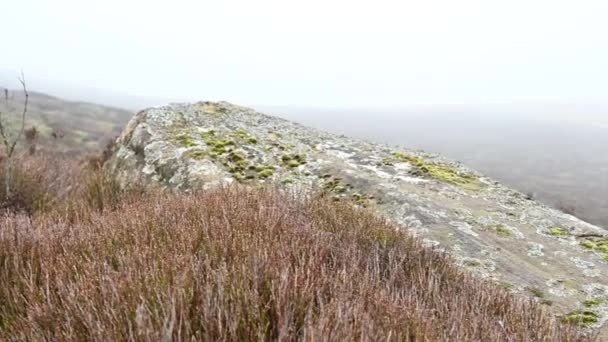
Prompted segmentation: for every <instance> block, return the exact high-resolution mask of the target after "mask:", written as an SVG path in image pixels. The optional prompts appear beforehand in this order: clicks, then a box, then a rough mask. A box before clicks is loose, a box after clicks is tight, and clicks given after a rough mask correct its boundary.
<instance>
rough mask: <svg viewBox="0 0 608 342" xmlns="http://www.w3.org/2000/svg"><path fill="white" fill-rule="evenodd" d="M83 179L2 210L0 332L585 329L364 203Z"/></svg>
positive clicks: (490, 335) (380, 334) (222, 336)
mask: <svg viewBox="0 0 608 342" xmlns="http://www.w3.org/2000/svg"><path fill="white" fill-rule="evenodd" d="M29 170H30V169H29V168H28V172H29ZM49 172H50V171H49ZM78 177H81V178H77V179H76V180H75V181H73V183H74V184H80V186H74V187H73V188H72V189H71V190H70V194H71V195H70V196H67V197H66V196H65V195H63V196H62V195H61V194H60V193H59V192H57V191H55V190H53V189H54V188H53V187H47V186H42V187H41V188H42V189H48V190H45V191H46V192H47V193H48V194H53V196H52V198H53V199H54V202H53V205H52V206H51V207H50V208H49V207H48V206H47V207H46V209H45V210H38V211H36V210H33V211H31V212H30V214H31V215H30V216H26V215H23V214H6V215H5V216H4V217H3V218H1V219H0V284H2V286H0V340H3V339H9V340H10V339H19V340H45V339H46V340H142V341H143V340H170V339H174V340H191V339H192V338H194V339H199V340H276V339H281V340H318V339H322V338H323V339H327V340H430V341H435V340H449V341H473V340H474V341H479V340H484V341H495V340H512V341H526V340H534V341H578V340H586V337H585V336H584V335H582V333H581V332H580V331H579V330H577V328H576V327H574V326H570V325H563V324H562V323H560V322H559V321H558V320H557V319H555V318H554V317H553V316H552V315H551V314H550V313H548V312H545V311H544V310H545V309H543V308H542V307H541V306H539V305H537V304H534V303H533V302H531V301H528V300H524V299H520V298H516V297H514V296H513V295H511V294H509V293H508V292H507V291H506V290H504V289H501V288H499V287H497V286H494V285H492V284H489V283H487V282H484V281H481V280H478V279H474V278H472V277H471V276H470V275H469V274H467V273H465V272H463V271H461V270H459V269H458V268H457V267H455V266H453V264H452V263H451V260H450V259H449V257H447V256H445V255H444V254H442V253H440V252H438V251H434V250H432V249H429V248H426V247H423V246H422V245H421V244H420V243H419V242H418V241H417V240H415V239H413V238H411V237H410V236H409V235H407V234H406V233H403V232H399V231H398V230H397V229H396V227H395V226H393V225H392V224H389V223H387V222H385V221H383V220H381V219H379V218H377V217H375V216H374V215H373V214H371V213H370V212H368V211H367V210H365V209H357V208H353V207H352V206H349V205H348V204H345V203H334V202H331V201H328V200H324V199H320V198H317V197H312V198H311V197H303V196H301V195H300V196H296V195H287V194H282V193H279V192H278V191H274V190H272V189H268V188H266V189H253V190H251V189H250V190H247V189H244V188H240V187H231V188H226V189H218V190H215V191H210V192H204V193H196V194H190V195H186V194H158V193H157V194H147V195H146V196H142V193H141V192H140V191H135V192H124V191H121V190H119V189H118V187H116V184H115V183H113V181H112V179H111V178H109V177H107V176H105V175H104V174H103V171H100V170H96V171H89V173H84V174H83V173H79V174H78ZM48 178H51V179H55V178H56V177H55V176H51V175H49V176H48ZM34 181H35V183H36V184H43V183H44V182H48V181H49V180H48V179H46V178H44V179H38V178H35V180H34ZM62 186H65V185H62ZM15 188H17V186H15ZM28 191H29V190H28ZM55 195H56V196H55Z"/></svg>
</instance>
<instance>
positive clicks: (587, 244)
mask: <svg viewBox="0 0 608 342" xmlns="http://www.w3.org/2000/svg"><path fill="white" fill-rule="evenodd" d="M581 246H583V247H585V248H588V249H595V248H596V247H597V245H596V244H595V242H593V241H590V240H583V241H581Z"/></svg>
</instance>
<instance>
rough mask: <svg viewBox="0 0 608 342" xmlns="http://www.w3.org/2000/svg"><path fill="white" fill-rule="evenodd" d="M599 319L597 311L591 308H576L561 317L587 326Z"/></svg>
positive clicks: (569, 321) (563, 319) (565, 320)
mask: <svg viewBox="0 0 608 342" xmlns="http://www.w3.org/2000/svg"><path fill="white" fill-rule="evenodd" d="M599 320H600V318H599V315H598V313H597V312H595V311H593V310H576V311H572V312H570V313H569V314H567V315H565V316H563V317H562V321H564V322H568V323H573V324H576V325H579V326H589V325H592V324H594V323H597V322H599Z"/></svg>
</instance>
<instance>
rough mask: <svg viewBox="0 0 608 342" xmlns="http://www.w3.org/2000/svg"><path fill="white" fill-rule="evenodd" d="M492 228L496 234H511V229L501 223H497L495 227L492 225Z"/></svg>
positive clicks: (504, 235)
mask: <svg viewBox="0 0 608 342" xmlns="http://www.w3.org/2000/svg"><path fill="white" fill-rule="evenodd" d="M494 230H495V231H496V234H498V235H500V236H503V237H510V236H511V231H510V230H508V229H507V228H505V226H503V225H502V224H499V225H497V226H496V227H494Z"/></svg>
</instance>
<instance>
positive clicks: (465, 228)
mask: <svg viewBox="0 0 608 342" xmlns="http://www.w3.org/2000/svg"><path fill="white" fill-rule="evenodd" d="M107 167H108V168H109V169H110V170H111V171H112V172H113V173H114V174H115V176H116V177H117V179H118V180H119V181H120V183H121V185H122V186H125V187H126V186H129V184H133V183H135V182H139V183H143V184H145V185H146V186H147V187H151V188H156V187H160V188H169V189H175V190H180V191H189V190H191V189H194V188H202V189H206V188H211V187H214V186H218V185H221V184H229V183H232V182H242V183H244V184H258V183H276V184H279V185H280V186H281V187H283V188H284V189H287V190H290V189H293V190H295V191H300V190H306V191H310V190H313V191H322V192H324V193H326V194H327V195H328V196H332V197H334V198H335V199H336V200H342V201H352V203H353V204H354V205H359V206H364V207H369V208H372V209H374V210H376V211H377V212H378V213H380V214H381V215H383V216H385V217H386V218H387V219H389V220H391V221H393V222H395V223H398V224H399V225H401V226H402V227H404V229H407V230H409V231H411V232H412V233H413V234H415V235H417V236H419V237H420V238H421V239H423V241H424V242H425V243H427V244H428V245H430V246H435V248H439V249H443V250H446V251H448V252H449V253H450V254H451V255H453V257H454V259H455V261H456V262H457V263H458V264H460V265H462V267H464V268H466V269H469V270H470V271H472V272H474V273H475V274H477V275H478V276H479V277H482V278H486V279H488V280H489V281H492V282H495V283H496V284H498V285H499V286H504V287H506V288H508V289H510V290H511V291H513V292H517V293H522V294H525V295H528V296H530V297H532V298H535V300H538V301H539V302H541V303H543V304H545V305H547V308H549V309H550V310H553V311H554V312H555V313H556V314H557V315H566V314H568V313H570V312H572V311H574V310H579V309H585V310H593V311H594V312H596V313H597V315H598V317H599V318H598V322H597V323H593V324H591V325H590V327H591V328H594V329H598V328H600V327H601V326H602V325H604V323H605V321H606V320H607V319H608V241H605V240H603V239H602V238H600V237H595V236H590V237H579V236H578V235H581V234H598V235H603V234H605V233H606V232H605V231H604V230H602V229H600V228H598V227H596V226H593V225H591V224H588V223H586V222H583V221H581V220H579V219H577V218H575V217H573V216H571V215H568V214H565V213H563V212H560V211H557V210H555V209H552V208H548V207H546V206H544V205H542V204H541V203H537V202H535V201H532V200H530V199H527V198H526V196H525V195H523V194H521V193H519V192H517V191H514V190H512V189H509V188H507V187H505V186H503V185H501V184H499V183H497V182H495V181H493V180H492V179H490V178H488V177H486V176H484V175H481V174H478V173H476V172H474V171H472V170H469V169H467V168H466V167H464V166H463V165H461V164H459V163H457V162H454V161H450V160H446V159H443V158H441V157H439V156H436V155H429V154H426V153H423V152H420V151H412V150H408V149H406V148H401V147H389V146H385V145H381V144H374V143H370V142H366V141H361V140H357V139H351V138H348V137H344V136H338V135H333V134H329V133H326V132H322V131H319V130H316V129H312V128H307V127H304V126H301V125H299V124H296V123H293V122H289V121H286V120H282V119H279V118H276V117H273V116H269V115H265V114H261V113H257V112H255V111H254V110H252V109H248V108H244V107H240V106H236V105H232V104H229V103H225V102H219V103H211V102H200V103H196V104H171V105H168V106H164V107H158V108H151V109H147V110H145V111H142V112H140V113H138V114H137V115H136V116H135V117H134V118H133V119H132V120H131V121H130V123H129V125H128V126H127V128H126V129H125V130H124V132H123V133H122V135H121V136H120V137H119V139H118V144H117V148H116V150H115V153H114V156H113V157H112V159H111V160H110V161H109V162H108V164H107ZM590 301H591V302H590ZM585 304H587V305H585ZM590 304H593V305H590Z"/></svg>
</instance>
